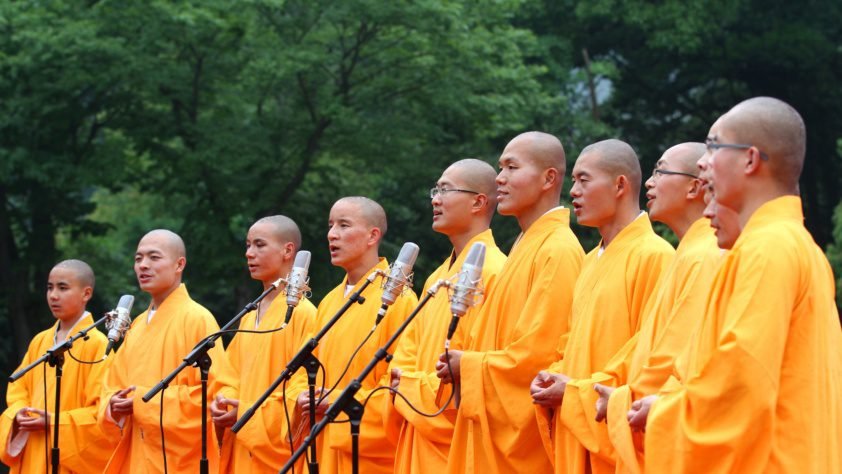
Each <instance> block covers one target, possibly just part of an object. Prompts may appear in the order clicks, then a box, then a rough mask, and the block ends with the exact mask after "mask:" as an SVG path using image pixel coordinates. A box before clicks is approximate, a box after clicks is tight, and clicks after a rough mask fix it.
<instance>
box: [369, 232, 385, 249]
mask: <svg viewBox="0 0 842 474" xmlns="http://www.w3.org/2000/svg"><path fill="white" fill-rule="evenodd" d="M382 237H383V231H381V230H380V228H379V227H372V228H371V229H370V230H369V231H368V246H369V247H371V246H372V245H374V246H377V244H379V243H380V239H381V238H382Z"/></svg>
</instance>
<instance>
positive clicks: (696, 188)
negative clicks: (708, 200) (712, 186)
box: [687, 178, 704, 200]
mask: <svg viewBox="0 0 842 474" xmlns="http://www.w3.org/2000/svg"><path fill="white" fill-rule="evenodd" d="M691 183H692V184H691V185H690V189H688V190H687V199H689V200H693V199H696V198H698V197H704V188H702V180H701V179H699V178H696V179H694V180H692V182H691Z"/></svg>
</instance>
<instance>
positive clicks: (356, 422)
mask: <svg viewBox="0 0 842 474" xmlns="http://www.w3.org/2000/svg"><path fill="white" fill-rule="evenodd" d="M447 285H449V282H447V280H439V281H438V282H436V283H435V284H434V285H433V286H432V287H430V289H429V290H427V292H426V293H425V294H424V298H423V299H422V300H421V302H420V303H418V306H416V307H415V309H414V310H412V313H410V314H409V316H407V318H406V320H405V321H404V322H403V323H402V324H401V325H400V327H399V328H398V329H397V331H395V333H394V334H392V337H390V338H389V340H388V341H386V344H385V345H384V346H383V347H381V348H380V349H377V352H376V353H375V354H374V357H373V358H372V360H371V362H369V363H368V365H367V366H366V367H365V368H364V369H363V371H362V372H361V373H360V375H359V376H357V378H355V379H354V380H352V381H351V383H349V384H348V386H347V387H345V390H343V391H342V393H341V394H340V395H339V398H337V399H336V401H335V402H333V403H332V404H331V405H330V408H328V409H327V411H326V412H325V414H324V418H322V421H320V422H319V423H318V424H317V425H310V426H312V427H313V428H312V429H311V430H310V434H309V435H307V437H306V438H304V441H303V442H302V443H301V446H299V447H298V449H296V450H295V452H294V453H292V457H291V458H290V459H289V461H287V463H286V464H284V467H282V468H281V471H280V472H281V473H282V474H283V473H286V472H288V471H289V470H290V469H292V466H293V465H294V464H295V462H296V461H298V459H299V458H300V457H301V456H302V455H303V454H304V452H305V451H307V448H308V446H315V444H316V437H318V436H319V433H321V432H322V431H324V429H325V428H326V427H327V425H328V423H331V422H333V421H334V420H335V419H336V417H337V416H339V413H340V412H343V411H344V412H345V413H346V414H347V415H348V418H349V419H350V424H351V459H352V471H351V472H352V473H353V474H359V472H360V466H359V463H360V439H359V438H360V424H361V423H362V419H363V414H364V412H365V406H363V404H362V403H360V402H359V401H358V400H357V399H356V398H354V395H356V394H357V392H359V391H360V388H362V381H363V380H365V378H366V377H368V374H370V373H371V371H373V370H374V368H375V367H376V366H377V364H378V363H380V361H382V360H384V359H385V360H386V361H387V362H388V361H390V360H391V359H392V355H391V354H389V352H388V351H389V347H391V345H392V344H394V343H395V341H397V340H398V338H399V337H400V335H401V334H402V333H403V331H404V330H405V329H406V327H407V326H408V325H409V323H411V322H412V320H413V319H415V316H416V315H417V314H418V312H419V311H421V308H423V307H424V305H426V304H427V301H429V300H430V298H432V297H433V296H434V295H435V294H436V292H437V291H438V290H439V288H441V287H442V286H447ZM313 411H314V410H313V409H312V408H311V409H310V413H311V414H312V413H313Z"/></svg>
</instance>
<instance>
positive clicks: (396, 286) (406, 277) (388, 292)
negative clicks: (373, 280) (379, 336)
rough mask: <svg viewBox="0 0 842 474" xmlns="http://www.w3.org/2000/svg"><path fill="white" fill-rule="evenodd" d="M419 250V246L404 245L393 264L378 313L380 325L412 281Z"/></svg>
mask: <svg viewBox="0 0 842 474" xmlns="http://www.w3.org/2000/svg"><path fill="white" fill-rule="evenodd" d="M418 250H419V249H418V245H417V244H415V243H413V242H407V243H405V244H403V247H402V248H401V252H400V253H399V254H398V259H397V260H395V261H394V263H392V267H391V269H390V271H389V276H387V277H386V281H385V282H384V283H383V296H382V298H381V301H382V303H383V304H382V305H381V306H380V311H378V312H377V323H380V321H381V320H382V319H383V317H384V316H386V310H387V309H388V308H389V306H391V305H392V304H393V303H394V302H395V300H397V299H398V296H400V294H401V292H402V291H403V288H404V286H406V284H407V283H408V282H409V281H410V277H411V275H412V267H413V266H414V265H415V259H417V258H418ZM377 323H375V324H377Z"/></svg>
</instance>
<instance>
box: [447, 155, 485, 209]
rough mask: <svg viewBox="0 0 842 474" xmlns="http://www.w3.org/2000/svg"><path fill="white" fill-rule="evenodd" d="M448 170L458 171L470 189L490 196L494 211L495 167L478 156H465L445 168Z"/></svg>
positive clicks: (460, 177)
mask: <svg viewBox="0 0 842 474" xmlns="http://www.w3.org/2000/svg"><path fill="white" fill-rule="evenodd" d="M447 172H456V173H457V175H458V176H459V179H460V181H461V182H462V183H464V185H465V186H466V187H467V188H468V189H469V190H471V191H476V192H478V193H482V194H485V195H486V196H488V200H489V202H490V203H491V211H492V212H493V211H494V206H496V203H497V182H496V180H497V171H495V170H494V167H492V166H491V165H490V164H488V163H486V162H484V161H482V160H478V159H476V158H465V159H464V160H459V161H457V162H456V163H453V164H452V165H450V166H448V167H447V169H446V170H445V173H447Z"/></svg>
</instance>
